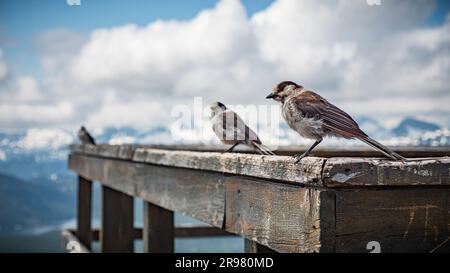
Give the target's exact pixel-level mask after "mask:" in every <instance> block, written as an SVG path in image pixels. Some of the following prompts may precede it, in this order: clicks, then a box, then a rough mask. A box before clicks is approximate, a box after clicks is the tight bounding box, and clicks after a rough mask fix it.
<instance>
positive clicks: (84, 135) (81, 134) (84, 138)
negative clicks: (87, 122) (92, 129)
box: [78, 126, 95, 145]
mask: <svg viewBox="0 0 450 273" xmlns="http://www.w3.org/2000/svg"><path fill="white" fill-rule="evenodd" d="M78 139H79V140H80V141H81V143H82V144H92V145H95V140H94V138H93V137H92V136H91V134H89V132H88V131H87V130H86V128H84V126H81V128H80V129H79V130H78Z"/></svg>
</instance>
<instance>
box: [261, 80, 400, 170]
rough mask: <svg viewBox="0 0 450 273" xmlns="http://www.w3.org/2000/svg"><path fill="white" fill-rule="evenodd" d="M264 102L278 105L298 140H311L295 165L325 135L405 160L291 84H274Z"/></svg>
mask: <svg viewBox="0 0 450 273" xmlns="http://www.w3.org/2000/svg"><path fill="white" fill-rule="evenodd" d="M272 91H273V92H272V93H270V94H269V95H268V96H267V97H266V99H274V100H275V101H278V102H281V104H282V106H281V107H282V113H283V117H284V119H285V120H286V122H287V123H288V125H289V127H291V129H293V130H295V131H296V132H297V133H299V134H300V135H301V136H302V137H304V138H308V139H313V140H315V142H314V144H313V145H312V146H311V147H309V148H308V149H307V150H306V151H305V152H304V153H303V154H300V155H296V156H295V157H296V159H297V160H296V162H299V161H300V160H301V159H302V158H304V157H305V156H307V155H308V154H309V153H310V152H311V151H312V150H313V149H314V147H316V146H317V145H318V144H319V143H320V142H321V141H322V140H323V138H324V137H325V136H335V137H342V138H347V139H352V138H356V139H359V140H361V141H363V142H365V143H367V144H368V145H370V146H372V147H373V148H375V149H377V150H379V151H380V152H382V153H383V154H384V155H386V156H387V157H389V158H391V159H393V160H401V161H405V160H406V159H405V158H404V157H402V156H401V155H399V154H397V153H396V152H393V151H392V150H390V149H389V148H387V147H386V146H383V145H382V144H380V143H378V142H377V141H375V140H373V139H371V138H370V137H369V136H368V135H367V134H366V133H364V132H363V131H362V130H361V129H360V128H359V126H358V124H357V123H356V122H355V121H354V120H353V119H352V118H351V117H350V115H348V114H347V113H345V112H344V111H342V110H341V109H339V108H337V107H336V106H334V105H333V104H331V103H329V102H328V101H327V100H325V99H324V98H322V97H321V96H319V95H318V94H316V93H314V92H312V91H308V90H306V89H305V88H303V86H301V85H298V84H296V83H294V82H291V81H283V82H281V83H279V84H277V85H276V86H275V87H274V88H273V90H272Z"/></svg>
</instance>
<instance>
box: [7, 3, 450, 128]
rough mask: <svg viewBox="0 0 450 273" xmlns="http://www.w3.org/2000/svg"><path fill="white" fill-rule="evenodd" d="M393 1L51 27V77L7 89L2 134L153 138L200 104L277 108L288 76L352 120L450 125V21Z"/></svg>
mask: <svg viewBox="0 0 450 273" xmlns="http://www.w3.org/2000/svg"><path fill="white" fill-rule="evenodd" d="M382 3H383V4H382V5H381V6H369V5H367V3H366V1H365V0H353V1H348V0H341V1H334V0H333V1H331V0H329V1H328V0H326V1H315V0H304V1H297V0H277V1H275V2H274V3H273V4H271V5H270V6H269V7H268V8H266V9H265V10H263V11H261V12H258V13H256V14H254V15H253V16H252V17H248V16H247V15H246V12H245V9H244V7H243V5H242V4H241V3H240V2H239V1H237V0H221V1H219V2H218V4H217V5H216V6H215V7H214V8H211V9H208V10H204V11H202V12H200V13H199V14H198V15H196V16H195V17H194V18H192V19H190V20H186V21H177V20H170V21H162V20H159V21H156V22H150V23H149V24H148V25H147V26H143V27H140V26H137V25H133V24H128V25H123V26H118V27H114V28H105V29H97V30H94V31H92V33H90V35H89V36H88V37H86V36H84V35H82V34H79V33H75V32H71V31H69V30H64V29H58V30H54V31H50V32H47V33H44V34H43V35H42V36H41V37H40V38H38V39H37V44H38V49H39V50H38V52H39V53H40V55H41V62H42V65H43V68H44V72H45V76H44V78H43V79H40V80H39V81H38V80H36V79H32V78H30V77H22V76H20V77H15V79H14V80H10V81H7V82H6V83H4V84H0V98H1V102H0V128H11V127H14V128H17V127H20V126H25V127H30V126H32V127H33V126H51V127H55V126H60V127H64V128H67V127H68V126H72V127H74V128H76V127H78V125H79V124H81V123H82V124H86V125H87V126H89V128H93V130H95V129H97V128H104V127H121V126H127V127H134V128H138V129H143V130H148V129H151V128H155V127H158V126H167V125H168V124H169V123H170V122H171V121H173V120H172V119H171V117H170V111H171V109H172V107H173V106H174V105H176V104H180V103H185V104H189V103H191V101H192V98H193V97H194V96H202V97H203V98H204V101H213V100H214V101H215V100H219V101H223V102H225V103H227V104H243V103H244V104H245V103H255V104H263V103H265V104H268V103H270V104H272V103H273V102H268V101H266V100H265V99H264V97H265V95H267V94H266V93H267V92H269V90H270V89H271V88H272V86H273V85H274V84H276V83H277V82H278V81H280V80H285V79H290V80H294V81H297V82H298V83H300V84H302V85H304V86H306V87H307V88H311V89H313V90H315V91H318V92H319V93H320V94H322V95H324V96H325V97H327V98H328V99H329V100H330V101H332V102H335V103H336V104H337V105H338V106H340V107H341V108H343V109H344V110H347V111H348V112H349V113H351V114H352V115H366V116H373V117H375V118H377V119H379V120H381V121H382V122H384V121H387V122H391V120H393V119H395V120H398V119H399V118H401V117H403V116H410V115H423V116H427V117H428V118H431V119H433V116H434V118H435V120H438V119H439V121H440V122H446V124H447V125H448V124H450V118H448V119H447V120H443V118H442V115H444V116H450V110H448V107H447V104H448V101H450V97H449V92H448V91H449V90H448V88H449V86H450V77H449V76H448V75H450V50H449V49H450V38H449V37H450V20H447V21H446V22H445V23H444V24H443V25H441V26H436V27H427V26H424V25H425V24H423V22H424V20H425V19H426V18H427V17H428V16H430V14H431V13H432V11H433V9H434V8H435V1H416V2H412V1H408V0H397V1H388V0H383V2H382ZM59 42H62V43H63V44H64V45H63V46H58V44H59ZM1 63H2V62H1V59H0V66H1ZM68 124H69V125H68Z"/></svg>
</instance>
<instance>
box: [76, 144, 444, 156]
mask: <svg viewBox="0 0 450 273" xmlns="http://www.w3.org/2000/svg"><path fill="white" fill-rule="evenodd" d="M97 146H105V144H100V145H97ZM106 146H111V145H106ZM80 147H81V145H71V146H70V149H71V150H72V151H73V152H75V151H78V152H82V153H84V151H83V149H81V148H80ZM92 147H93V148H95V146H92ZM308 147H309V146H304V145H289V146H278V147H277V149H276V150H275V151H274V152H275V153H276V154H277V155H294V154H299V153H303V152H304V151H305V150H306V149H307V148H308ZM136 148H153V149H162V150H172V151H173V150H177V151H198V152H219V153H220V152H223V151H225V150H226V149H228V148H229V146H226V145H209V144H205V145H204V144H179V145H178V144H172V145H138V144H126V145H120V146H119V149H124V150H126V151H132V150H133V149H136ZM391 149H392V150H393V151H396V152H398V153H400V154H401V155H403V156H404V157H407V158H425V157H444V156H450V147H427V146H396V147H391ZM91 150H92V149H91ZM234 151H236V152H240V153H253V154H254V153H255V151H254V150H253V149H250V148H247V147H245V146H238V147H236V149H235V150H234ZM119 153H120V152H119ZM122 153H123V152H122ZM123 154H124V155H125V154H126V153H123ZM313 154H314V155H315V156H318V157H326V158H329V157H378V158H383V156H382V154H380V152H379V151H377V150H375V149H373V148H371V147H369V146H367V145H357V146H348V147H345V146H344V147H336V146H322V145H320V146H319V147H317V148H315V149H314V152H313ZM125 157H128V158H130V159H131V156H130V154H128V155H126V156H125Z"/></svg>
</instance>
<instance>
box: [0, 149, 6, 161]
mask: <svg viewBox="0 0 450 273" xmlns="http://www.w3.org/2000/svg"><path fill="white" fill-rule="evenodd" d="M5 160H6V153H5V152H4V151H3V150H0V161H5Z"/></svg>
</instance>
